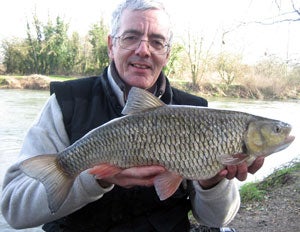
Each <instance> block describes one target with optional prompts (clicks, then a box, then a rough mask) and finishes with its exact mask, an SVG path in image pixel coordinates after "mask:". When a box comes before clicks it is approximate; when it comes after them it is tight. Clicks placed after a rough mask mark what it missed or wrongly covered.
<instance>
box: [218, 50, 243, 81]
mask: <svg viewBox="0 0 300 232" xmlns="http://www.w3.org/2000/svg"><path fill="white" fill-rule="evenodd" d="M240 67H242V65H241V58H240V57H239V56H234V55H229V54H226V53H225V52H222V53H221V54H220V55H219V57H218V58H217V62H216V70H217V72H218V74H219V76H220V77H221V79H222V81H223V82H224V83H225V85H226V86H229V85H231V84H232V83H233V81H234V80H235V79H236V78H237V77H239V76H241V75H242V73H241V70H240Z"/></svg>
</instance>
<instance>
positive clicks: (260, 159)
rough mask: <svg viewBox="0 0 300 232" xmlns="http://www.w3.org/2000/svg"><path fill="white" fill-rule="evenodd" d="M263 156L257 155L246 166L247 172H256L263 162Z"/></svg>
mask: <svg viewBox="0 0 300 232" xmlns="http://www.w3.org/2000/svg"><path fill="white" fill-rule="evenodd" d="M264 161H265V158H264V157H258V158H257V159H256V160H254V162H253V163H252V164H251V165H250V166H249V167H248V172H249V173H251V174H254V173H256V172H257V171H258V170H259V169H260V168H261V167H262V166H263V164H264Z"/></svg>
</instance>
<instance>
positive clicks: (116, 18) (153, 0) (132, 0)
mask: <svg viewBox="0 0 300 232" xmlns="http://www.w3.org/2000/svg"><path fill="white" fill-rule="evenodd" d="M125 9H129V10H141V11H145V10H150V9H151V10H162V11H164V12H165V13H166V15H167V16H168V17H169V20H170V15H169V14H168V12H167V10H166V8H165V6H164V5H163V3H162V2H161V1H159V0H124V1H122V2H121V3H120V4H119V5H118V6H117V8H116V9H115V10H114V12H113V13H112V18H111V32H110V35H111V36H112V37H115V36H117V33H118V32H119V29H120V26H121V25H120V24H121V23H120V21H121V15H122V13H123V11H124V10H125ZM168 36H169V44H170V45H171V42H172V37H173V32H172V28H171V20H170V31H169V35H168Z"/></svg>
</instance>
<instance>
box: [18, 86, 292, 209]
mask: <svg viewBox="0 0 300 232" xmlns="http://www.w3.org/2000/svg"><path fill="white" fill-rule="evenodd" d="M122 114H123V116H122V117H119V118H116V119H113V120H111V121H109V122H107V123H105V124H103V125H101V126H99V127H97V128H95V129H93V130H91V131H90V132H88V133H87V134H86V135H84V136H83V137H82V138H80V139H79V140H77V141H76V142H74V143H73V144H71V145H70V146H68V147H67V148H65V149H64V150H62V151H60V152H59V153H57V154H50V155H45V154H42V155H38V156H34V157H31V158H28V159H26V160H24V161H22V162H21V164H20V169H21V170H22V171H23V172H24V173H25V174H26V175H28V176H29V177H32V178H35V179H37V180H39V181H40V182H41V183H42V184H43V185H44V187H45V189H46V193H47V201H48V206H49V210H50V211H51V213H55V212H57V211H58V210H59V208H60V206H61V205H62V204H63V202H64V201H65V199H66V198H67V196H68V194H69V192H70V189H71V187H72V185H73V183H74V180H75V178H76V177H77V176H78V175H79V174H80V173H81V172H83V171H85V170H89V173H90V174H92V175H96V176H98V177H101V176H102V177H105V176H109V175H113V174H117V172H118V171H119V172H120V170H122V169H126V168H130V167H138V166H148V165H160V166H163V167H165V169H166V171H165V172H163V173H161V174H159V175H157V176H156V177H155V179H154V187H155V190H156V192H157V195H158V197H159V198H160V200H165V199H167V198H169V197H170V196H172V195H173V193H174V192H175V191H176V190H177V188H178V187H179V185H180V183H181V182H182V180H183V179H188V180H200V179H203V180H204V179H209V178H211V177H213V176H215V175H216V174H217V173H218V172H219V171H221V170H222V169H224V167H225V166H226V165H237V164H240V163H242V162H244V161H245V162H247V163H249V165H250V164H251V162H253V161H254V159H255V158H256V157H259V156H264V157H265V156H268V155H270V154H272V153H275V152H278V151H280V150H283V149H285V148H287V147H288V146H289V145H290V144H291V143H292V142H293V140H294V139H295V137H294V136H292V135H290V132H291V130H292V126H291V125H290V124H288V123H285V122H282V121H279V120H275V119H270V118H264V117H260V116H256V115H252V114H249V113H245V112H239V111H233V110H222V109H213V108H208V107H200V106H189V105H166V104H165V103H164V102H162V101H161V100H160V99H159V98H157V97H155V96H154V95H153V94H151V93H150V92H148V91H147V90H144V89H140V88H136V87H133V88H131V90H130V92H129V94H128V99H127V102H126V105H125V106H124V109H123V111H122ZM95 166H96V167H101V168H100V170H99V168H94V167H95ZM93 170H94V171H93ZM95 170H97V171H95Z"/></svg>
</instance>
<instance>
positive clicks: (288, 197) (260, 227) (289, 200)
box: [229, 169, 300, 232]
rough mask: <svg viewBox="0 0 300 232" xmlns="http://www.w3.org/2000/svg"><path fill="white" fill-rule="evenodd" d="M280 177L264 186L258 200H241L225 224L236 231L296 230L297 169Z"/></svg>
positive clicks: (299, 214)
mask: <svg viewBox="0 0 300 232" xmlns="http://www.w3.org/2000/svg"><path fill="white" fill-rule="evenodd" d="M274 181H276V180H274ZM281 181H282V183H281V184H280V185H279V186H278V185H277V187H274V188H270V189H269V190H268V192H267V194H266V196H265V197H264V199H263V200H262V201H257V202H249V203H242V205H241V208H240V210H239V212H238V214H237V216H236V218H235V219H234V221H233V222H232V223H231V224H230V225H229V226H231V227H233V228H235V229H236V230H238V231H240V232H253V231H260V232H271V231H272V232H273V231H274V232H281V231H288V232H299V231H300V170H299V169H298V170H295V171H294V172H292V173H291V174H287V175H286V176H284V178H282V180H281Z"/></svg>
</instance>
